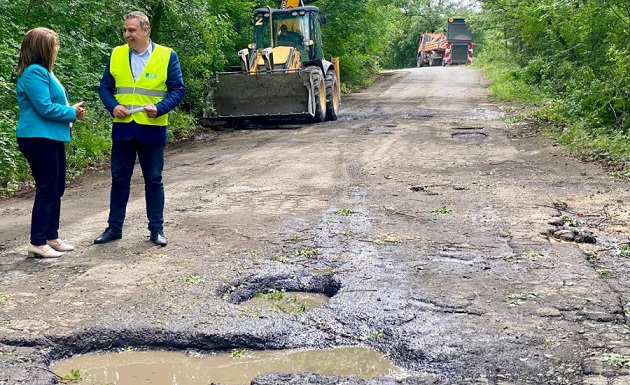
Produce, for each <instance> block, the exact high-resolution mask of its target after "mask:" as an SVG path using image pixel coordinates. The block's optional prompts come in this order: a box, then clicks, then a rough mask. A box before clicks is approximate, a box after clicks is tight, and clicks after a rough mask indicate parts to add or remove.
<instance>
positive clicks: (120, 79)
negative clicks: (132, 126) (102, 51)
mask: <svg viewBox="0 0 630 385" xmlns="http://www.w3.org/2000/svg"><path fill="white" fill-rule="evenodd" d="M170 58H171V49H170V48H168V47H164V46H161V45H158V44H156V45H155V46H154V47H153V52H152V53H151V57H150V58H149V61H148V62H147V65H146V67H145V68H144V70H143V71H142V74H141V75H140V77H139V78H138V81H137V82H136V81H135V80H134V79H133V74H132V72H131V64H130V59H129V46H128V45H126V44H125V45H121V46H118V47H116V48H114V51H113V52H112V57H111V58H110V61H109V71H110V73H111V74H112V76H113V77H114V80H115V81H116V89H115V90H114V97H115V98H116V100H117V101H118V103H120V104H122V105H124V106H125V107H127V109H132V108H136V107H142V106H145V105H147V104H157V103H159V102H160V101H161V100H162V99H164V97H165V96H166V94H167V88H166V77H167V74H168V62H169V60H170ZM132 120H134V121H135V122H136V123H139V124H146V125H151V126H166V125H168V114H164V115H162V116H159V117H157V118H155V119H151V118H149V117H148V116H147V114H146V112H144V111H141V112H135V113H132V114H131V115H130V116H127V117H125V118H122V119H121V118H114V122H115V123H129V122H131V121H132Z"/></svg>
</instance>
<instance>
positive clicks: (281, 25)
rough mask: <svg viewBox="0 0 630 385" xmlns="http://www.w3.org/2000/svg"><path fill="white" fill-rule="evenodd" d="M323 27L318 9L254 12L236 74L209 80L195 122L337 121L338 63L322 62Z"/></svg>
mask: <svg viewBox="0 0 630 385" xmlns="http://www.w3.org/2000/svg"><path fill="white" fill-rule="evenodd" d="M322 24H325V18H324V17H323V16H321V15H320V14H319V9H318V8H317V7H314V6H304V5H303V3H302V1H299V0H284V1H283V3H282V5H281V8H279V9H272V8H270V7H266V8H259V9H256V10H254V12H253V35H254V38H253V42H252V43H251V44H250V45H249V48H246V49H243V50H241V51H239V52H238V57H239V59H240V68H238V70H235V71H230V72H220V73H217V74H216V77H214V78H212V79H210V80H209V81H208V96H207V98H206V108H205V109H204V117H203V119H201V120H200V121H202V122H203V120H209V121H214V120H223V121H228V122H241V121H245V120H249V121H260V120H272V119H287V118H288V119H291V118H306V119H308V120H309V121H311V122H322V121H325V120H337V113H338V111H339V104H340V99H341V92H340V84H339V60H338V58H332V59H331V61H328V60H326V59H324V47H323V45H322V36H321V29H320V26H321V25H322Z"/></svg>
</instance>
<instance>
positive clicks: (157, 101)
mask: <svg viewBox="0 0 630 385" xmlns="http://www.w3.org/2000/svg"><path fill="white" fill-rule="evenodd" d="M149 32H150V27H149V18H148V17H147V16H146V15H145V14H144V13H142V12H131V13H129V14H127V15H125V21H124V26H123V36H124V38H125V40H126V41H127V44H125V45H121V46H118V47H115V48H114V50H113V51H112V54H111V57H110V60H109V62H108V64H107V65H106V66H105V70H104V71H103V78H102V79H101V84H100V86H99V89H98V93H99V96H100V97H101V101H102V102H103V104H104V105H105V108H107V110H108V111H109V112H110V113H111V114H112V116H113V117H114V123H113V127H112V156H111V172H112V186H111V194H110V202H109V218H108V220H107V223H108V225H109V226H108V227H107V229H106V230H105V231H104V232H103V234H101V235H100V236H99V237H98V238H96V239H95V240H94V243H107V242H110V241H113V240H115V239H121V238H122V229H123V222H124V221H125V214H126V209H127V202H128V200H129V193H130V184H131V176H132V174H133V168H134V165H135V163H136V155H137V157H138V160H139V163H140V167H141V168H142V175H143V177H144V191H145V199H146V210H147V218H148V220H149V226H148V227H149V231H150V239H151V242H153V243H154V244H156V245H158V246H162V247H164V246H166V245H167V243H168V241H167V239H166V237H165V236H164V184H163V183H162V170H163V168H164V149H165V146H166V140H167V125H168V112H169V111H171V110H172V109H173V108H175V107H176V106H177V105H178V104H179V103H180V102H181V101H182V99H183V98H184V93H185V92H186V87H185V86H184V81H183V78H182V71H181V68H180V65H179V59H178V57H177V54H176V53H175V51H173V50H172V49H171V48H168V47H165V46H161V45H158V44H155V43H154V42H152V41H151V39H150V38H149Z"/></svg>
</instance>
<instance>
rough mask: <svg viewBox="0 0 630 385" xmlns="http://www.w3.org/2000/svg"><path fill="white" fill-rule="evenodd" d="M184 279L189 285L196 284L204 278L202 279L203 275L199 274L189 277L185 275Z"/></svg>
mask: <svg viewBox="0 0 630 385" xmlns="http://www.w3.org/2000/svg"><path fill="white" fill-rule="evenodd" d="M182 281H184V283H187V284H189V285H196V284H198V283H199V282H201V281H202V280H201V277H200V276H198V275H189V276H188V277H183V278H182Z"/></svg>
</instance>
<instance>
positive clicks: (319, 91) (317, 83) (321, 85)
mask: <svg viewBox="0 0 630 385" xmlns="http://www.w3.org/2000/svg"><path fill="white" fill-rule="evenodd" d="M305 71H306V72H308V73H309V75H310V77H311V80H312V81H311V84H312V85H313V90H312V91H313V93H312V95H313V99H314V100H313V107H314V108H313V110H314V115H313V117H312V118H311V121H312V122H313V123H319V122H323V121H324V120H325V119H326V83H325V81H324V74H323V73H322V70H321V69H319V68H318V67H315V66H312V67H308V68H306V69H305Z"/></svg>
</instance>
